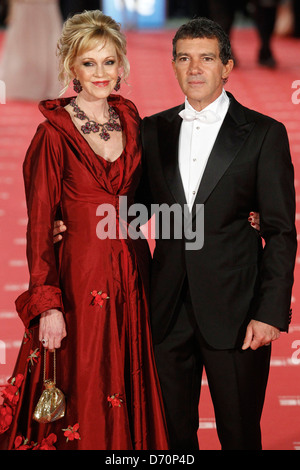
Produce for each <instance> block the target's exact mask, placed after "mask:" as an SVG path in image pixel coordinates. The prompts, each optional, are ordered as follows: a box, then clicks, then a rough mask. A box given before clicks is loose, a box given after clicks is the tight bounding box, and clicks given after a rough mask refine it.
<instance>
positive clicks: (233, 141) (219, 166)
mask: <svg viewBox="0 0 300 470" xmlns="http://www.w3.org/2000/svg"><path fill="white" fill-rule="evenodd" d="M228 95H229V97H230V100H231V103H230V106H229V110H228V113H227V114H226V117H225V119H224V122H223V124H222V126H221V129H220V131H219V134H218V136H217V139H216V142H215V144H214V146H213V149H212V151H211V154H210V156H209V159H208V162H207V165H206V168H205V171H204V173H203V177H202V180H201V183H200V186H199V189H198V193H197V195H196V198H195V202H194V205H193V210H192V213H193V216H194V215H195V214H196V204H204V203H205V201H206V200H207V198H208V197H209V195H210V194H211V192H212V191H213V189H214V188H215V186H216V185H217V183H218V182H219V181H220V179H221V178H222V176H223V175H224V173H225V171H226V170H227V168H228V167H229V165H230V164H231V163H232V162H233V160H234V159H235V157H236V155H237V154H238V152H239V150H240V148H241V147H242V145H243V143H244V142H245V140H246V139H247V137H248V135H249V133H250V131H251V130H252V128H253V125H254V123H252V122H250V123H249V122H247V121H246V119H245V115H244V111H243V107H242V106H241V105H240V104H239V103H238V102H237V101H236V100H235V99H234V98H233V96H232V95H231V94H230V93H228Z"/></svg>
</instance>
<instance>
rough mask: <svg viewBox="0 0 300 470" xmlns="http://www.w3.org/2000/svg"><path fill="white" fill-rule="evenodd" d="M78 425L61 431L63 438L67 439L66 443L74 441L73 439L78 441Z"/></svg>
mask: <svg viewBox="0 0 300 470" xmlns="http://www.w3.org/2000/svg"><path fill="white" fill-rule="evenodd" d="M78 429H79V423H76V424H74V426H68V427H67V429H63V431H65V432H64V436H65V437H66V438H67V442H69V441H74V439H79V440H80V435H79V432H78Z"/></svg>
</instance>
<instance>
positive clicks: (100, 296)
mask: <svg viewBox="0 0 300 470" xmlns="http://www.w3.org/2000/svg"><path fill="white" fill-rule="evenodd" d="M91 295H92V296H93V297H94V298H93V300H92V305H100V307H102V306H103V304H104V300H108V299H109V297H108V295H107V293H106V292H102V290H101V291H99V292H97V291H96V290H93V291H92V292H91Z"/></svg>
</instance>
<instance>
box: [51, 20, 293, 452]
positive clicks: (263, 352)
mask: <svg viewBox="0 0 300 470" xmlns="http://www.w3.org/2000/svg"><path fill="white" fill-rule="evenodd" d="M173 68H174V72H175V75H176V78H177V80H178V83H179V85H180V87H181V89H182V92H183V94H184V95H185V97H186V99H185V103H184V104H182V105H180V106H176V107H175V108H172V109H169V110H167V111H163V112H161V113H158V114H156V115H154V116H150V117H146V118H144V119H143V122H142V128H141V137H142V145H143V159H144V162H143V177H142V181H141V184H140V187H139V190H138V192H137V202H142V203H143V204H146V205H147V206H148V207H149V208H150V207H156V208H157V207H161V206H163V205H167V206H169V207H170V208H171V207H172V206H174V204H176V205H177V206H180V207H181V208H182V221H183V222H187V223H183V224H182V227H183V230H182V237H178V236H175V233H174V232H175V230H174V231H172V229H171V228H170V236H168V237H164V236H160V235H163V234H162V233H159V232H158V237H157V239H156V248H155V251H154V255H153V261H152V267H151V292H150V307H151V322H152V334H153V342H154V351H155V357H156V363H157V369H158V374H159V378H160V382H161V387H162V393H163V398H164V404H165V411H166V418H167V424H168V429H169V435H170V447H171V449H174V450H179V449H194V450H196V449H198V448H199V447H198V439H197V430H198V426H199V415H198V405H199V397H200V389H201V378H202V372H203V369H204V368H205V371H206V375H207V379H208V384H209V389H210V393H211V397H212V401H213V405H214V411H215V417H216V425H217V432H218V436H219V439H220V442H221V446H222V449H224V450H225V449H234V450H247V449H249V450H257V449H261V447H262V444H261V432H260V418H261V413H262V408H263V403H264V397H265V390H266V386H267V380H268V372H269V364H270V354H271V346H270V343H271V342H272V341H273V340H275V339H277V338H278V337H279V335H280V331H288V325H289V322H290V320H291V318H290V317H291V314H290V301H291V291H292V285H293V270H294V262H295V255H296V246H297V241H296V230H295V193H294V173H293V166H292V162H291V157H290V152H289V143H288V138H287V133H286V130H285V127H284V126H283V125H282V124H281V123H279V122H277V121H275V120H274V119H272V118H270V117H267V116H264V115H262V114H259V113H257V112H255V111H252V110H250V109H247V108H245V107H244V106H242V105H241V104H239V103H238V102H237V101H236V100H235V98H234V97H233V96H232V95H231V94H230V93H226V92H225V91H224V89H223V85H224V83H225V82H226V81H227V80H228V78H229V75H230V72H231V70H232V68H233V60H232V53H231V47H230V42H229V39H228V36H227V35H226V34H225V33H224V31H223V30H222V28H221V27H220V26H219V25H218V24H216V23H214V22H213V21H210V20H208V19H205V18H199V19H194V20H191V21H190V22H188V23H187V24H185V25H183V26H182V27H181V28H179V30H178V31H177V33H176V35H175V37H174V40H173ZM201 207H204V212H203V211H201ZM187 209H188V211H187ZM253 209H255V210H257V211H259V213H260V233H261V236H262V237H263V239H264V242H265V245H264V247H263V246H262V239H261V236H260V234H259V233H258V232H257V231H256V230H253V229H252V228H251V226H250V224H249V223H248V220H247V219H248V214H249V212H250V211H252V210H253ZM187 212H188V213H187ZM201 214H202V216H201ZM156 215H158V216H157V217H156V222H157V223H158V225H160V222H161V220H160V217H159V216H160V214H156ZM200 216H201V217H202V218H201V219H200V220H201V221H202V222H203V221H204V224H200V226H199V224H197V220H199V219H198V218H199V217H200ZM175 219H176V217H175ZM175 219H174V220H175ZM175 222H176V220H175ZM177 222H178V217H177ZM190 222H191V223H190ZM203 225H204V226H203ZM160 226H161V225H160ZM197 228H198V230H201V231H203V233H204V244H203V246H202V247H201V248H200V247H198V248H197V249H195V246H197V244H196V245H195V244H194V241H193V239H192V238H191V236H190V234H191V233H194V234H196V235H197V233H196V230H197ZM65 229H66V228H65V227H64V226H63V225H62V222H59V223H58V224H57V227H56V228H55V231H54V234H55V235H56V234H59V233H60V232H63V231H64V230H65ZM177 235H178V231H177ZM60 237H61V235H60Z"/></svg>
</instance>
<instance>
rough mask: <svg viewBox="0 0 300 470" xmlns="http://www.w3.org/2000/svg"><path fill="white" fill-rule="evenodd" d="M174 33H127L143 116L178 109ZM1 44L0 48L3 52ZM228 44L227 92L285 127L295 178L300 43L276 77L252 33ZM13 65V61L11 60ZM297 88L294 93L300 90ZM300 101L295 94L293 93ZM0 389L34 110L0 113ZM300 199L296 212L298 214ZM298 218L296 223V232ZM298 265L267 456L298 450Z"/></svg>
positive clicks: (10, 354)
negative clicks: (260, 60) (233, 64)
mask: <svg viewBox="0 0 300 470" xmlns="http://www.w3.org/2000/svg"><path fill="white" fill-rule="evenodd" d="M172 37H173V31H164V32H154V33H151V32H146V33H144V32H129V33H128V51H129V53H128V56H129V60H130V62H131V75H130V79H129V85H130V86H129V87H126V86H123V87H122V89H121V92H122V93H123V95H125V96H127V97H128V98H130V99H132V101H134V102H135V104H136V105H137V107H138V109H139V111H140V114H141V116H145V115H149V114H152V113H155V112H157V111H160V110H162V109H165V108H168V107H172V106H175V105H177V104H179V103H181V102H182V101H183V97H182V94H181V92H180V91H179V87H178V85H177V82H176V80H175V78H174V76H173V71H172V67H171V40H172ZM1 39H3V33H2V37H1V36H0V45H1ZM232 42H233V45H234V50H235V54H236V56H237V58H238V60H239V66H238V68H236V69H235V70H234V71H233V73H232V75H231V77H230V80H229V83H228V84H227V86H226V88H227V89H228V90H229V91H231V92H232V93H233V94H234V95H235V97H236V98H237V99H238V100H239V101H241V102H242V103H243V104H244V105H246V106H248V107H250V108H255V109H256V110H258V111H260V112H262V113H265V114H268V115H270V116H272V117H274V118H276V119H278V120H280V121H282V122H283V123H284V124H285V125H286V127H287V130H288V134H289V137H290V144H291V152H292V158H293V161H294V165H295V172H296V189H297V188H298V186H299V183H298V178H299V176H298V175H299V172H300V164H299V163H298V162H299V159H300V132H299V126H300V104H298V105H297V104H296V103H295V104H294V103H293V101H292V95H293V93H295V90H294V89H293V88H292V83H293V82H294V81H296V80H300V55H299V40H298V41H297V40H293V39H282V38H275V39H274V52H275V55H276V58H277V59H278V63H279V67H278V69H277V70H276V71H269V70H266V69H262V68H259V67H258V66H257V65H256V52H257V48H258V43H257V37H256V34H255V32H254V31H252V30H243V31H241V30H237V31H235V32H234V35H233V38H232ZM12 60H13V58H12ZM298 88H299V85H298ZM297 96H298V100H299V98H300V93H298V95H297ZM0 109H1V113H0V233H1V258H0V263H1V274H0V384H4V383H6V380H7V378H8V377H10V375H11V373H12V369H13V365H14V362H15V359H16V355H17V353H18V348H19V342H20V339H21V337H22V335H23V326H22V324H21V322H20V321H19V319H18V317H17V315H16V313H15V308H14V300H15V298H16V297H17V296H18V295H19V294H20V293H21V292H22V291H23V290H25V289H26V288H27V282H28V271H27V265H26V254H25V250H26V246H25V229H26V207H25V203H24V190H23V180H22V161H23V158H24V154H25V151H26V148H27V146H28V144H29V142H30V140H31V138H32V136H33V134H34V131H35V129H36V126H37V124H38V123H39V122H40V121H41V115H40V114H39V112H38V110H37V106H36V103H20V102H8V103H7V104H5V105H0ZM299 198H300V196H299V195H298V198H297V204H298V207H299V204H300V199H299ZM299 219H300V212H299V215H298V216H297V224H299ZM299 262H300V257H299V258H298V259H297V265H296V271H295V286H294V293H293V305H292V306H293V320H292V324H291V328H290V333H289V334H288V335H286V334H282V335H281V338H280V340H279V341H277V342H275V343H274V345H273V355H272V366H271V373H270V380H269V387H268V392H267V397H266V403H265V408H264V413H263V419H262V431H263V446H264V449H266V450H281V449H283V450H296V449H298V450H300V425H299V423H300V312H299V307H298V303H299V302H300V299H299V301H298V292H299V295H300V284H299V282H300V273H299ZM199 438H200V445H201V448H202V449H212V450H213V449H219V442H218V439H217V435H216V429H215V422H214V414H213V409H212V405H211V401H210V397H209V391H208V387H207V384H206V381H205V378H204V381H203V389H202V396H201V401H200V428H199Z"/></svg>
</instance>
